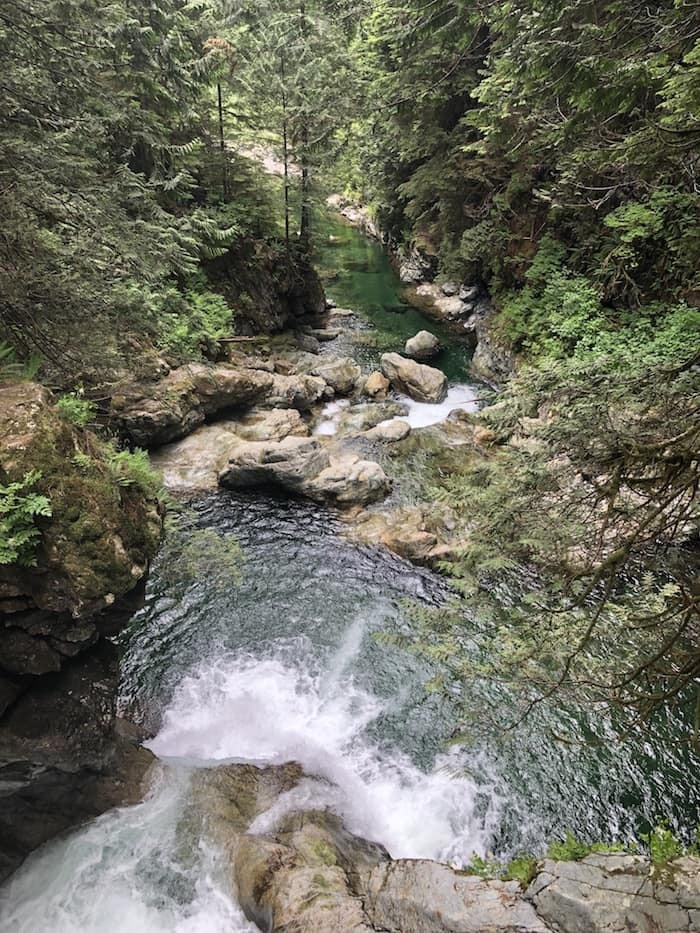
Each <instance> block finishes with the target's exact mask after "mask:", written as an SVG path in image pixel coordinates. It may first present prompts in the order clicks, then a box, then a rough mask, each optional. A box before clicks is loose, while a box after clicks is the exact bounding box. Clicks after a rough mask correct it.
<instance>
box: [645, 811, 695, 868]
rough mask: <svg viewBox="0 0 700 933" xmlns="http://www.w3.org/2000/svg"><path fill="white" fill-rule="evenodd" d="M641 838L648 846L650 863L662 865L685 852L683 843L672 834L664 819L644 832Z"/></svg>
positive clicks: (656, 865) (657, 865)
mask: <svg viewBox="0 0 700 933" xmlns="http://www.w3.org/2000/svg"><path fill="white" fill-rule="evenodd" d="M642 839H643V841H644V842H646V844H647V845H648V846H649V855H650V857H651V862H652V865H654V866H655V867H657V868H659V867H663V866H665V865H668V863H669V862H672V861H673V860H674V859H677V858H680V857H681V855H685V854H686V849H685V848H684V846H683V843H682V842H681V841H680V839H678V837H677V836H676V835H674V833H673V831H672V830H671V829H670V828H669V825H668V822H666V821H665V820H664V821H662V822H661V823H659V824H658V825H657V826H655V827H654V828H653V829H652V830H651V832H649V833H645V834H644V835H643V836H642Z"/></svg>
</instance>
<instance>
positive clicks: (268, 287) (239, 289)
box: [206, 238, 326, 334]
mask: <svg viewBox="0 0 700 933" xmlns="http://www.w3.org/2000/svg"><path fill="white" fill-rule="evenodd" d="M206 271H207V279H208V281H209V283H210V284H211V285H212V286H213V288H214V289H216V291H218V292H220V293H221V294H222V295H223V296H224V298H225V299H226V301H227V302H228V304H229V305H230V306H231V307H232V308H234V309H235V315H236V325H237V329H238V331H239V333H244V332H245V333H252V334H261V333H262V334H272V333H279V332H280V331H283V330H298V329H300V328H301V327H303V326H307V325H308V326H316V325H318V324H320V323H322V320H323V315H324V314H325V311H326V299H325V295H324V292H323V286H322V284H321V280H320V279H319V277H318V274H317V273H316V271H315V270H314V268H313V266H312V264H311V263H310V262H309V261H308V260H307V259H305V258H304V257H302V256H301V255H299V254H298V253H293V254H290V253H288V252H287V251H286V250H284V249H282V250H280V249H276V248H275V247H273V246H270V245H269V244H267V243H264V242H262V241H260V240H252V239H246V238H239V239H238V240H237V241H236V243H235V244H234V245H233V246H232V247H231V248H230V249H229V250H228V251H227V252H226V253H225V254H224V255H223V256H220V257H218V258H217V259H213V260H211V261H209V262H207V263H206Z"/></svg>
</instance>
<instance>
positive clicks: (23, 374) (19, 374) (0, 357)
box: [0, 340, 41, 382]
mask: <svg viewBox="0 0 700 933" xmlns="http://www.w3.org/2000/svg"><path fill="white" fill-rule="evenodd" d="M40 366H41V357H40V356H38V355H37V354H34V355H32V356H30V357H29V359H28V360H25V361H21V360H19V359H17V354H16V352H15V350H14V348H13V347H11V346H10V345H9V344H8V343H5V342H4V341H2V340H0V382H8V381H14V380H16V379H21V380H29V379H34V377H35V376H36V374H37V372H38V371H39V368H40Z"/></svg>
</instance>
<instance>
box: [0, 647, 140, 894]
mask: <svg viewBox="0 0 700 933" xmlns="http://www.w3.org/2000/svg"><path fill="white" fill-rule="evenodd" d="M117 684H118V657H117V652H116V649H115V648H113V647H112V646H111V645H108V644H106V643H104V642H102V643H101V644H100V645H98V647H97V648H95V649H94V650H93V651H91V652H89V653H88V654H86V655H82V656H81V657H80V658H78V659H76V660H75V661H73V662H71V663H70V664H67V665H65V666H64V668H63V669H62V670H61V671H60V672H57V673H55V674H53V675H50V676H46V677H42V678H41V679H40V680H39V681H37V682H36V683H35V684H34V685H33V686H32V688H31V689H28V690H26V691H25V692H23V693H22V695H21V696H20V697H19V699H18V700H17V701H16V702H15V703H14V704H13V705H12V706H11V708H10V709H9V711H8V712H7V713H6V715H5V716H4V717H3V718H2V720H1V721H0V840H2V843H1V844H0V879H3V878H5V877H7V875H9V874H10V873H11V872H12V871H13V870H14V869H15V868H17V866H18V865H20V864H21V862H22V861H23V860H24V858H25V857H26V856H27V855H28V854H29V853H30V852H32V851H34V849H36V848H37V847H38V846H40V845H42V843H44V842H46V841H47V840H49V839H52V838H53V837H54V836H56V835H57V834H58V833H60V832H63V831H64V830H66V829H69V828H71V827H73V826H75V825H77V824H79V823H81V822H83V821H85V820H87V819H91V818H93V817H96V816H99V815H100V814H101V813H104V812H105V811H106V810H109V809H111V808H112V807H116V806H122V805H124V804H131V803H137V802H138V801H139V800H140V799H141V797H142V795H143V791H144V789H145V787H146V785H147V783H148V775H149V773H150V770H151V768H152V767H153V766H154V763H155V759H154V757H153V755H152V754H151V753H150V752H148V751H146V749H144V748H141V747H140V746H139V741H140V738H141V736H140V735H139V734H138V732H137V731H136V730H135V729H134V727H133V726H130V725H129V724H128V723H125V722H124V721H122V720H119V719H118V718H117V714H116V692H117Z"/></svg>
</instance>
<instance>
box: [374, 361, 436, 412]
mask: <svg viewBox="0 0 700 933" xmlns="http://www.w3.org/2000/svg"><path fill="white" fill-rule="evenodd" d="M382 373H383V374H384V375H385V376H386V378H387V379H388V380H389V382H390V383H391V384H392V386H393V387H394V388H395V389H396V390H397V391H399V392H403V393H404V394H406V395H409V396H410V397H411V398H413V399H415V400H416V401H418V402H441V401H442V400H443V399H444V398H445V396H446V395H447V377H446V376H445V374H444V373H442V372H440V370H439V369H433V368H432V367H431V366H424V365H423V364H421V363H416V362H415V360H407V359H405V358H404V357H402V356H399V354H398V353H385V354H384V356H382Z"/></svg>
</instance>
